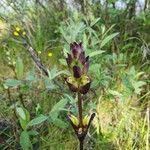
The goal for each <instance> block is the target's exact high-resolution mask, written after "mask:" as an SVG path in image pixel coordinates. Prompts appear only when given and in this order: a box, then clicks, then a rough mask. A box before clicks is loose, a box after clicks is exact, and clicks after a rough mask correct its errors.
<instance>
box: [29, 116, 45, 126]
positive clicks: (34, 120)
mask: <svg viewBox="0 0 150 150" xmlns="http://www.w3.org/2000/svg"><path fill="white" fill-rule="evenodd" d="M47 119H48V117H47V116H44V115H40V116H39V117H37V118H34V119H33V120H31V121H30V122H29V123H28V126H34V125H38V124H40V123H42V122H44V121H46V120H47Z"/></svg>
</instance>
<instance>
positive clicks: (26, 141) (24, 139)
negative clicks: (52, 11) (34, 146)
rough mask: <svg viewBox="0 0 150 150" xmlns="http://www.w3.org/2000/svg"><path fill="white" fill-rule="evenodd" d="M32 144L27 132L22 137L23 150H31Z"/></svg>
mask: <svg viewBox="0 0 150 150" xmlns="http://www.w3.org/2000/svg"><path fill="white" fill-rule="evenodd" d="M30 144H31V143H30V139H29V134H28V132H27V131H26V130H25V131H23V132H22V133H21V135H20V145H21V147H22V149H23V150H29V148H30Z"/></svg>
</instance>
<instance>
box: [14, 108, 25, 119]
mask: <svg viewBox="0 0 150 150" xmlns="http://www.w3.org/2000/svg"><path fill="white" fill-rule="evenodd" d="M16 111H17V113H18V115H19V116H20V117H21V118H22V119H23V120H26V114H25V112H24V110H23V109H22V108H21V107H17V108H16Z"/></svg>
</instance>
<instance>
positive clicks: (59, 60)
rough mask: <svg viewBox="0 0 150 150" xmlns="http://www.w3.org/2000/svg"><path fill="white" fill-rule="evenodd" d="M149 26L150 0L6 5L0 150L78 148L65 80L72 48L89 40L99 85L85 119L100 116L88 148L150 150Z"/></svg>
mask: <svg viewBox="0 0 150 150" xmlns="http://www.w3.org/2000/svg"><path fill="white" fill-rule="evenodd" d="M16 27H19V28H20V29H21V30H22V31H25V32H26V38H27V39H28V41H29V43H30V45H31V46H32V47H33V48H34V50H35V51H36V52H37V55H38V57H39V58H40V59H41V60H42V62H43V63H44V64H45V66H46V68H48V72H49V76H48V77H46V76H44V75H42V73H41V72H39V70H37V69H36V67H35V65H34V63H33V60H32V58H31V56H30V53H29V51H28V50H27V49H26V48H25V47H24V46H23V43H22V42H23V41H22V38H21V37H19V36H18V37H16V36H15V35H14V34H13V33H14V31H15V28H16ZM149 28H150V3H149V1H147V0H145V1H137V0H104V1H100V0H81V1H79V0H70V1H69V0H68V1H66V0H61V1H58V0H45V1H42V0H1V1H0V50H1V53H0V65H1V67H0V149H24V150H27V149H36V150H37V149H39V150H41V149H42V150H46V149H49V150H61V149H62V150H64V149H65V150H70V149H72V150H73V149H74V150H75V149H77V141H76V138H75V136H74V133H73V131H72V130H71V127H70V125H69V124H68V122H67V120H66V115H67V113H68V111H69V112H72V113H73V114H76V113H77V110H76V107H75V106H76V96H75V95H74V94H73V93H70V92H69V90H68V88H67V86H66V83H65V82H64V77H65V76H66V75H67V74H68V72H67V65H66V62H65V57H66V54H67V52H68V51H69V44H70V43H71V42H74V41H77V42H79V41H82V42H83V46H84V49H85V52H86V54H87V55H89V56H90V76H91V79H92V87H91V90H90V92H89V94H87V95H86V96H85V100H84V113H85V114H87V113H89V112H93V111H94V112H96V118H95V120H94V123H93V126H92V127H91V130H90V133H88V137H87V138H86V141H85V149H87V150H90V149H95V150H149V147H150V136H149V135H150V102H149V99H150V92H149V90H150V84H149V83H150V74H149V72H150V67H149V65H150V36H149V34H150V30H149ZM89 110H90V111H89ZM60 135H61V136H60Z"/></svg>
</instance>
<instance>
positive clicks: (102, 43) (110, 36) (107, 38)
mask: <svg viewBox="0 0 150 150" xmlns="http://www.w3.org/2000/svg"><path fill="white" fill-rule="evenodd" d="M118 34H119V33H118V32H117V33H113V34H111V35H108V36H107V37H106V38H104V39H103V40H102V42H101V45H100V48H102V47H103V46H104V45H106V44H107V43H108V42H109V41H110V40H111V39H113V38H114V37H115V36H117V35H118Z"/></svg>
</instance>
